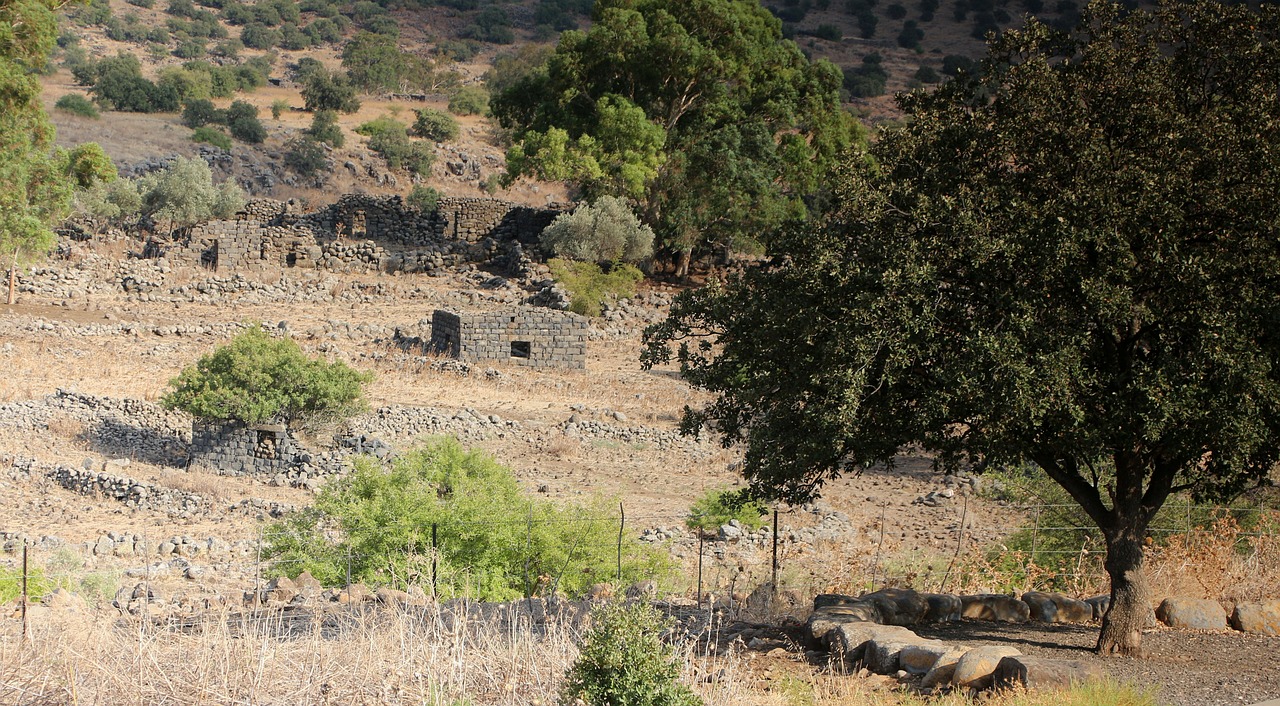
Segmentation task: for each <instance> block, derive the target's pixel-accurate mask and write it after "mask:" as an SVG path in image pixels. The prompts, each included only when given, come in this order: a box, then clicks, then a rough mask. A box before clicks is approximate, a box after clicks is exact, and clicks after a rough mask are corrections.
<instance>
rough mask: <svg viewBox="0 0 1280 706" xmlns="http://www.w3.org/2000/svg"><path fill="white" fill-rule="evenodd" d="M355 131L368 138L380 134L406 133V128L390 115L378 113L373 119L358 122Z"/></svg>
mask: <svg viewBox="0 0 1280 706" xmlns="http://www.w3.org/2000/svg"><path fill="white" fill-rule="evenodd" d="M355 133H356V134H357V135H364V136H365V137H368V138H374V137H379V136H382V135H393V134H395V135H408V129H407V128H406V127H405V124H404V123H402V122H400V121H399V120H396V119H395V118H393V117H391V116H390V115H379V116H378V117H376V118H374V119H373V120H369V121H367V122H363V123H360V124H359V125H357V126H356V129H355Z"/></svg>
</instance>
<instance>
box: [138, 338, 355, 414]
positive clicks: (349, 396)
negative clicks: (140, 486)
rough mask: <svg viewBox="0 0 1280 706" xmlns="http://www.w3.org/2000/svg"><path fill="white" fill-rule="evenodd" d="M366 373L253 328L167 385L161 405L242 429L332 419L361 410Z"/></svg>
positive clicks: (188, 368) (187, 368) (184, 370)
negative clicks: (317, 356) (238, 424)
mask: <svg viewBox="0 0 1280 706" xmlns="http://www.w3.org/2000/svg"><path fill="white" fill-rule="evenodd" d="M372 379H373V376H372V375H371V374H370V373H362V372H359V371H356V370H353V369H351V368H350V367H348V366H347V364H346V363H343V362H342V361H336V362H333V363H328V362H325V361H324V360H320V359H313V358H308V357H307V356H306V354H304V353H303V352H302V349H301V348H299V347H298V344H297V343H294V342H293V340H292V339H288V338H279V339H277V338H272V337H271V336H270V335H269V334H268V333H267V332H266V331H264V330H262V328H261V327H259V326H251V327H249V328H247V329H245V330H244V332H242V333H240V334H239V335H237V336H236V337H235V338H233V339H231V342H230V343H228V344H226V345H225V346H222V347H220V348H218V349H217V350H215V351H214V352H212V353H210V354H209V355H206V356H204V357H203V358H201V359H200V360H199V361H198V362H196V364H195V365H192V366H188V367H186V368H184V369H183V370H182V372H181V373H179V374H178V376H177V377H176V378H174V379H172V380H170V381H169V392H168V393H166V394H165V396H164V399H163V400H162V403H163V404H164V406H165V408H166V409H179V410H182V411H184V412H187V413H188V414H190V415H192V416H193V417H196V418H198V419H205V420H234V421H238V422H244V423H245V424H259V423H263V422H269V421H283V422H287V423H294V422H306V421H312V420H316V419H335V418H342V417H344V416H349V415H351V414H354V413H356V412H358V411H360V410H361V409H363V408H364V406H365V402H364V397H363V387H364V385H365V384H366V383H368V382H369V381H370V380H372Z"/></svg>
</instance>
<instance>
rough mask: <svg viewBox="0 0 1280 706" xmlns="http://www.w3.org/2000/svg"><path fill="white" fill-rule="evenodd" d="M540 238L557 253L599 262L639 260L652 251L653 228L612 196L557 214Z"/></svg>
mask: <svg viewBox="0 0 1280 706" xmlns="http://www.w3.org/2000/svg"><path fill="white" fill-rule="evenodd" d="M539 241H540V242H541V243H542V247H543V248H544V249H546V250H548V251H549V252H551V253H552V254H554V255H556V256H558V257H564V258H569V259H571V260H581V261H585V262H596V263H600V264H606V263H613V262H639V261H641V260H643V259H645V258H646V257H649V256H650V255H651V254H653V229H652V228H650V227H649V226H647V225H644V224H643V223H641V222H640V219H639V218H636V215H635V214H634V213H632V212H631V208H630V207H629V206H627V202H626V201H623V200H622V199H619V198H617V197H614V196H602V197H600V198H599V199H597V200H596V202H595V203H593V204H590V205H587V204H583V205H581V206H578V207H577V208H576V209H574V210H573V211H572V212H570V213H562V214H560V215H559V216H556V219H555V220H554V221H552V222H551V225H549V226H547V227H546V228H545V229H544V230H543V231H542V234H541V235H540V236H539Z"/></svg>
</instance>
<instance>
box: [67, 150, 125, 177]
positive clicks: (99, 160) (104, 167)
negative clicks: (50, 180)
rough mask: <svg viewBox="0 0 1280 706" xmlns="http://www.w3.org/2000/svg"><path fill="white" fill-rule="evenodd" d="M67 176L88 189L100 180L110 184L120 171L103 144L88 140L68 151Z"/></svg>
mask: <svg viewBox="0 0 1280 706" xmlns="http://www.w3.org/2000/svg"><path fill="white" fill-rule="evenodd" d="M67 176H69V177H71V178H72V180H73V181H75V184H76V186H78V187H79V188H81V189H87V188H89V187H91V186H93V185H94V184H96V183H98V182H104V183H108V184H109V183H111V182H113V181H115V180H116V178H117V176H118V173H117V172H116V165H115V162H112V161H111V158H110V157H108V156H107V153H106V151H104V150H103V149H102V145H99V144H98V143H96V142H86V143H84V144H82V145H76V146H75V147H73V148H71V150H70V151H69V152H67Z"/></svg>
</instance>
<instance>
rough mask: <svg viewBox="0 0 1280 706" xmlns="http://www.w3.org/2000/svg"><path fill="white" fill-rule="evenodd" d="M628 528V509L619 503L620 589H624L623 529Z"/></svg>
mask: <svg viewBox="0 0 1280 706" xmlns="http://www.w3.org/2000/svg"><path fill="white" fill-rule="evenodd" d="M626 526H627V509H626V508H625V507H623V506H622V501H621V500H619V501H618V588H619V589H621V588H622V529H623V528H624V527H626Z"/></svg>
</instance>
